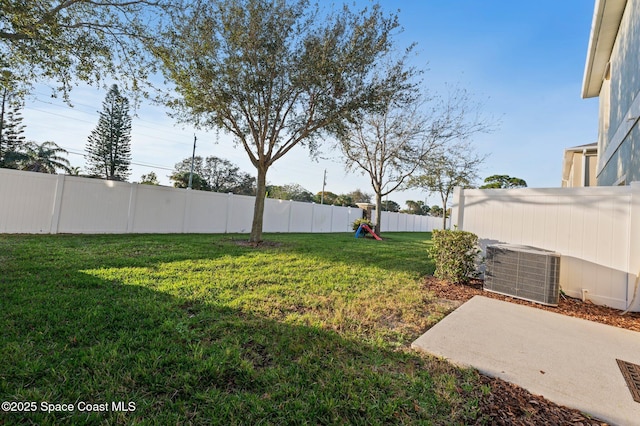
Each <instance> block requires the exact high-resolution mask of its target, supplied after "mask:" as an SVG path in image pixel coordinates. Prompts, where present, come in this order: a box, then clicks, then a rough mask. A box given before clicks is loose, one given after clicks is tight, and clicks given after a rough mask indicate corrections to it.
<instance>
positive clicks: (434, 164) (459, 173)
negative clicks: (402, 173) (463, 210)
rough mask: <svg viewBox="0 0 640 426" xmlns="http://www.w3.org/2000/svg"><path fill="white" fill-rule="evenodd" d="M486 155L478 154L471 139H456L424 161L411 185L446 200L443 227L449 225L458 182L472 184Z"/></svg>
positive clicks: (410, 182) (443, 205)
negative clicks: (450, 205) (449, 207)
mask: <svg viewBox="0 0 640 426" xmlns="http://www.w3.org/2000/svg"><path fill="white" fill-rule="evenodd" d="M485 159H486V156H481V155H479V154H477V153H476V152H475V151H474V150H473V147H472V146H471V144H470V142H469V141H466V140H461V141H456V143H454V144H450V145H448V146H446V147H441V148H439V149H437V150H436V151H434V152H433V153H432V155H431V156H430V158H429V160H428V161H424V162H423V163H422V164H421V165H420V169H419V174H417V175H416V176H413V177H412V178H411V179H410V180H409V183H408V185H407V186H408V187H413V188H421V189H424V190H425V191H428V192H432V193H438V194H439V195H440V200H441V201H442V212H443V215H442V229H446V227H447V204H448V202H449V197H450V196H451V194H453V190H454V189H455V187H456V186H460V187H469V186H471V185H472V184H473V182H474V181H475V180H476V179H478V169H479V167H480V165H481V164H482V163H483V162H484V160H485Z"/></svg>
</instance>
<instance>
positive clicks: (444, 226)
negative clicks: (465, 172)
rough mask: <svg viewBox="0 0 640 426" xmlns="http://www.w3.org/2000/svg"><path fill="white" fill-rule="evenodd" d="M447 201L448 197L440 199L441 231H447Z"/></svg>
mask: <svg viewBox="0 0 640 426" xmlns="http://www.w3.org/2000/svg"><path fill="white" fill-rule="evenodd" d="M447 201H449V197H445V196H443V197H442V229H447Z"/></svg>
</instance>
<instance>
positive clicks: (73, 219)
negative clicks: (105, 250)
mask: <svg viewBox="0 0 640 426" xmlns="http://www.w3.org/2000/svg"><path fill="white" fill-rule="evenodd" d="M25 173H29V172H25ZM61 179H63V182H64V189H63V191H62V202H61V204H60V211H59V215H60V218H59V221H58V227H57V232H60V233H69V234H83V233H84V234H105V233H116V234H121V233H125V232H127V229H128V226H129V225H130V221H129V215H130V213H131V212H130V211H129V207H130V206H131V200H132V191H134V188H133V187H132V185H131V184H128V183H124V182H114V181H108V180H102V179H88V178H80V177H72V176H64V177H62V176H61Z"/></svg>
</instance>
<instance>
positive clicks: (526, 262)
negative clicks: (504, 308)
mask: <svg viewBox="0 0 640 426" xmlns="http://www.w3.org/2000/svg"><path fill="white" fill-rule="evenodd" d="M486 266H487V269H486V273H485V281H484V286H483V288H484V289H485V290H487V291H490V292H493V293H500V294H505V295H507V296H513V297H517V298H519V299H524V300H529V301H532V302H537V303H542V304H544V305H550V306H558V300H559V297H560V284H559V278H560V255H559V254H558V253H555V252H552V251H549V250H543V249H539V248H535V247H529V246H521V245H513V244H494V245H490V246H488V247H487V260H486Z"/></svg>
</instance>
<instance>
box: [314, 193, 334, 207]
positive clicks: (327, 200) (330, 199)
mask: <svg viewBox="0 0 640 426" xmlns="http://www.w3.org/2000/svg"><path fill="white" fill-rule="evenodd" d="M337 199H338V194H334V193H333V192H330V191H324V194H323V192H322V191H320V192H318V193H317V194H316V195H315V197H313V202H315V203H316V204H320V203H321V202H322V204H327V205H330V206H332V205H333V203H335V202H336V200H337Z"/></svg>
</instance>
